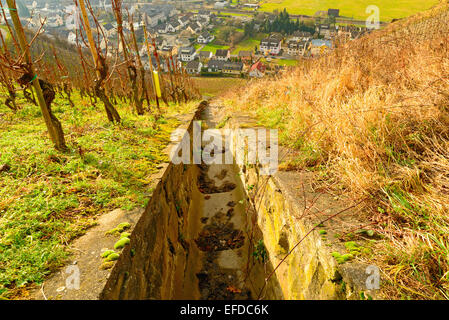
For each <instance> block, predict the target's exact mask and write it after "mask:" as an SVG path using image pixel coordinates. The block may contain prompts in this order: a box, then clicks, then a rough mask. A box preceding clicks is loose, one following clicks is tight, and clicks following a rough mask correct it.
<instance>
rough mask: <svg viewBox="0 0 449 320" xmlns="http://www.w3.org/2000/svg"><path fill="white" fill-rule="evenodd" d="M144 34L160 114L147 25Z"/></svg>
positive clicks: (158, 108)
mask: <svg viewBox="0 0 449 320" xmlns="http://www.w3.org/2000/svg"><path fill="white" fill-rule="evenodd" d="M143 34H144V36H145V45H146V47H147V51H148V59H149V60H150V72H151V78H152V79H153V89H154V96H155V97H156V104H157V110H158V111H159V112H160V110H161V108H160V105H159V97H158V94H157V90H156V83H154V70H153V61H152V60H151V49H150V43H149V42H148V35H147V28H146V26H145V25H144V26H143Z"/></svg>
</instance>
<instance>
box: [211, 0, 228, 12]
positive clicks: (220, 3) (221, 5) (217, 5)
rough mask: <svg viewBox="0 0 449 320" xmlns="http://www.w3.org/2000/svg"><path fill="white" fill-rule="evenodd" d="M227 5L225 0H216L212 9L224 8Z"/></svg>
mask: <svg viewBox="0 0 449 320" xmlns="http://www.w3.org/2000/svg"><path fill="white" fill-rule="evenodd" d="M227 6H228V2H227V1H217V2H215V4H214V9H217V10H220V9H224V8H226V7H227Z"/></svg>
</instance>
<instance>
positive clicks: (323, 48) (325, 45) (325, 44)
mask: <svg viewBox="0 0 449 320" xmlns="http://www.w3.org/2000/svg"><path fill="white" fill-rule="evenodd" d="M331 49H332V42H331V41H329V40H322V39H313V40H312V42H311V43H310V53H311V54H312V57H319V56H321V55H323V54H325V53H326V52H328V51H329V50H331Z"/></svg>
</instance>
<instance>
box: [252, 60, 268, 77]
mask: <svg viewBox="0 0 449 320" xmlns="http://www.w3.org/2000/svg"><path fill="white" fill-rule="evenodd" d="M265 70H266V66H265V65H264V64H263V63H262V62H260V61H257V62H256V63H255V64H253V65H252V66H251V68H250V69H249V76H250V77H252V78H263V77H264V76H265Z"/></svg>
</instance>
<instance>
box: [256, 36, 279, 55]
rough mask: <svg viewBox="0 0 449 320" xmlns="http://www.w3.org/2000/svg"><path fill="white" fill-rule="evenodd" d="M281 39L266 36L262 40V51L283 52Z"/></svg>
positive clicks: (275, 53) (274, 53)
mask: <svg viewBox="0 0 449 320" xmlns="http://www.w3.org/2000/svg"><path fill="white" fill-rule="evenodd" d="M281 47H282V46H281V40H278V39H273V38H266V39H263V40H262V41H260V51H261V52H262V53H263V54H272V55H278V54H279V53H280V52H281Z"/></svg>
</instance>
